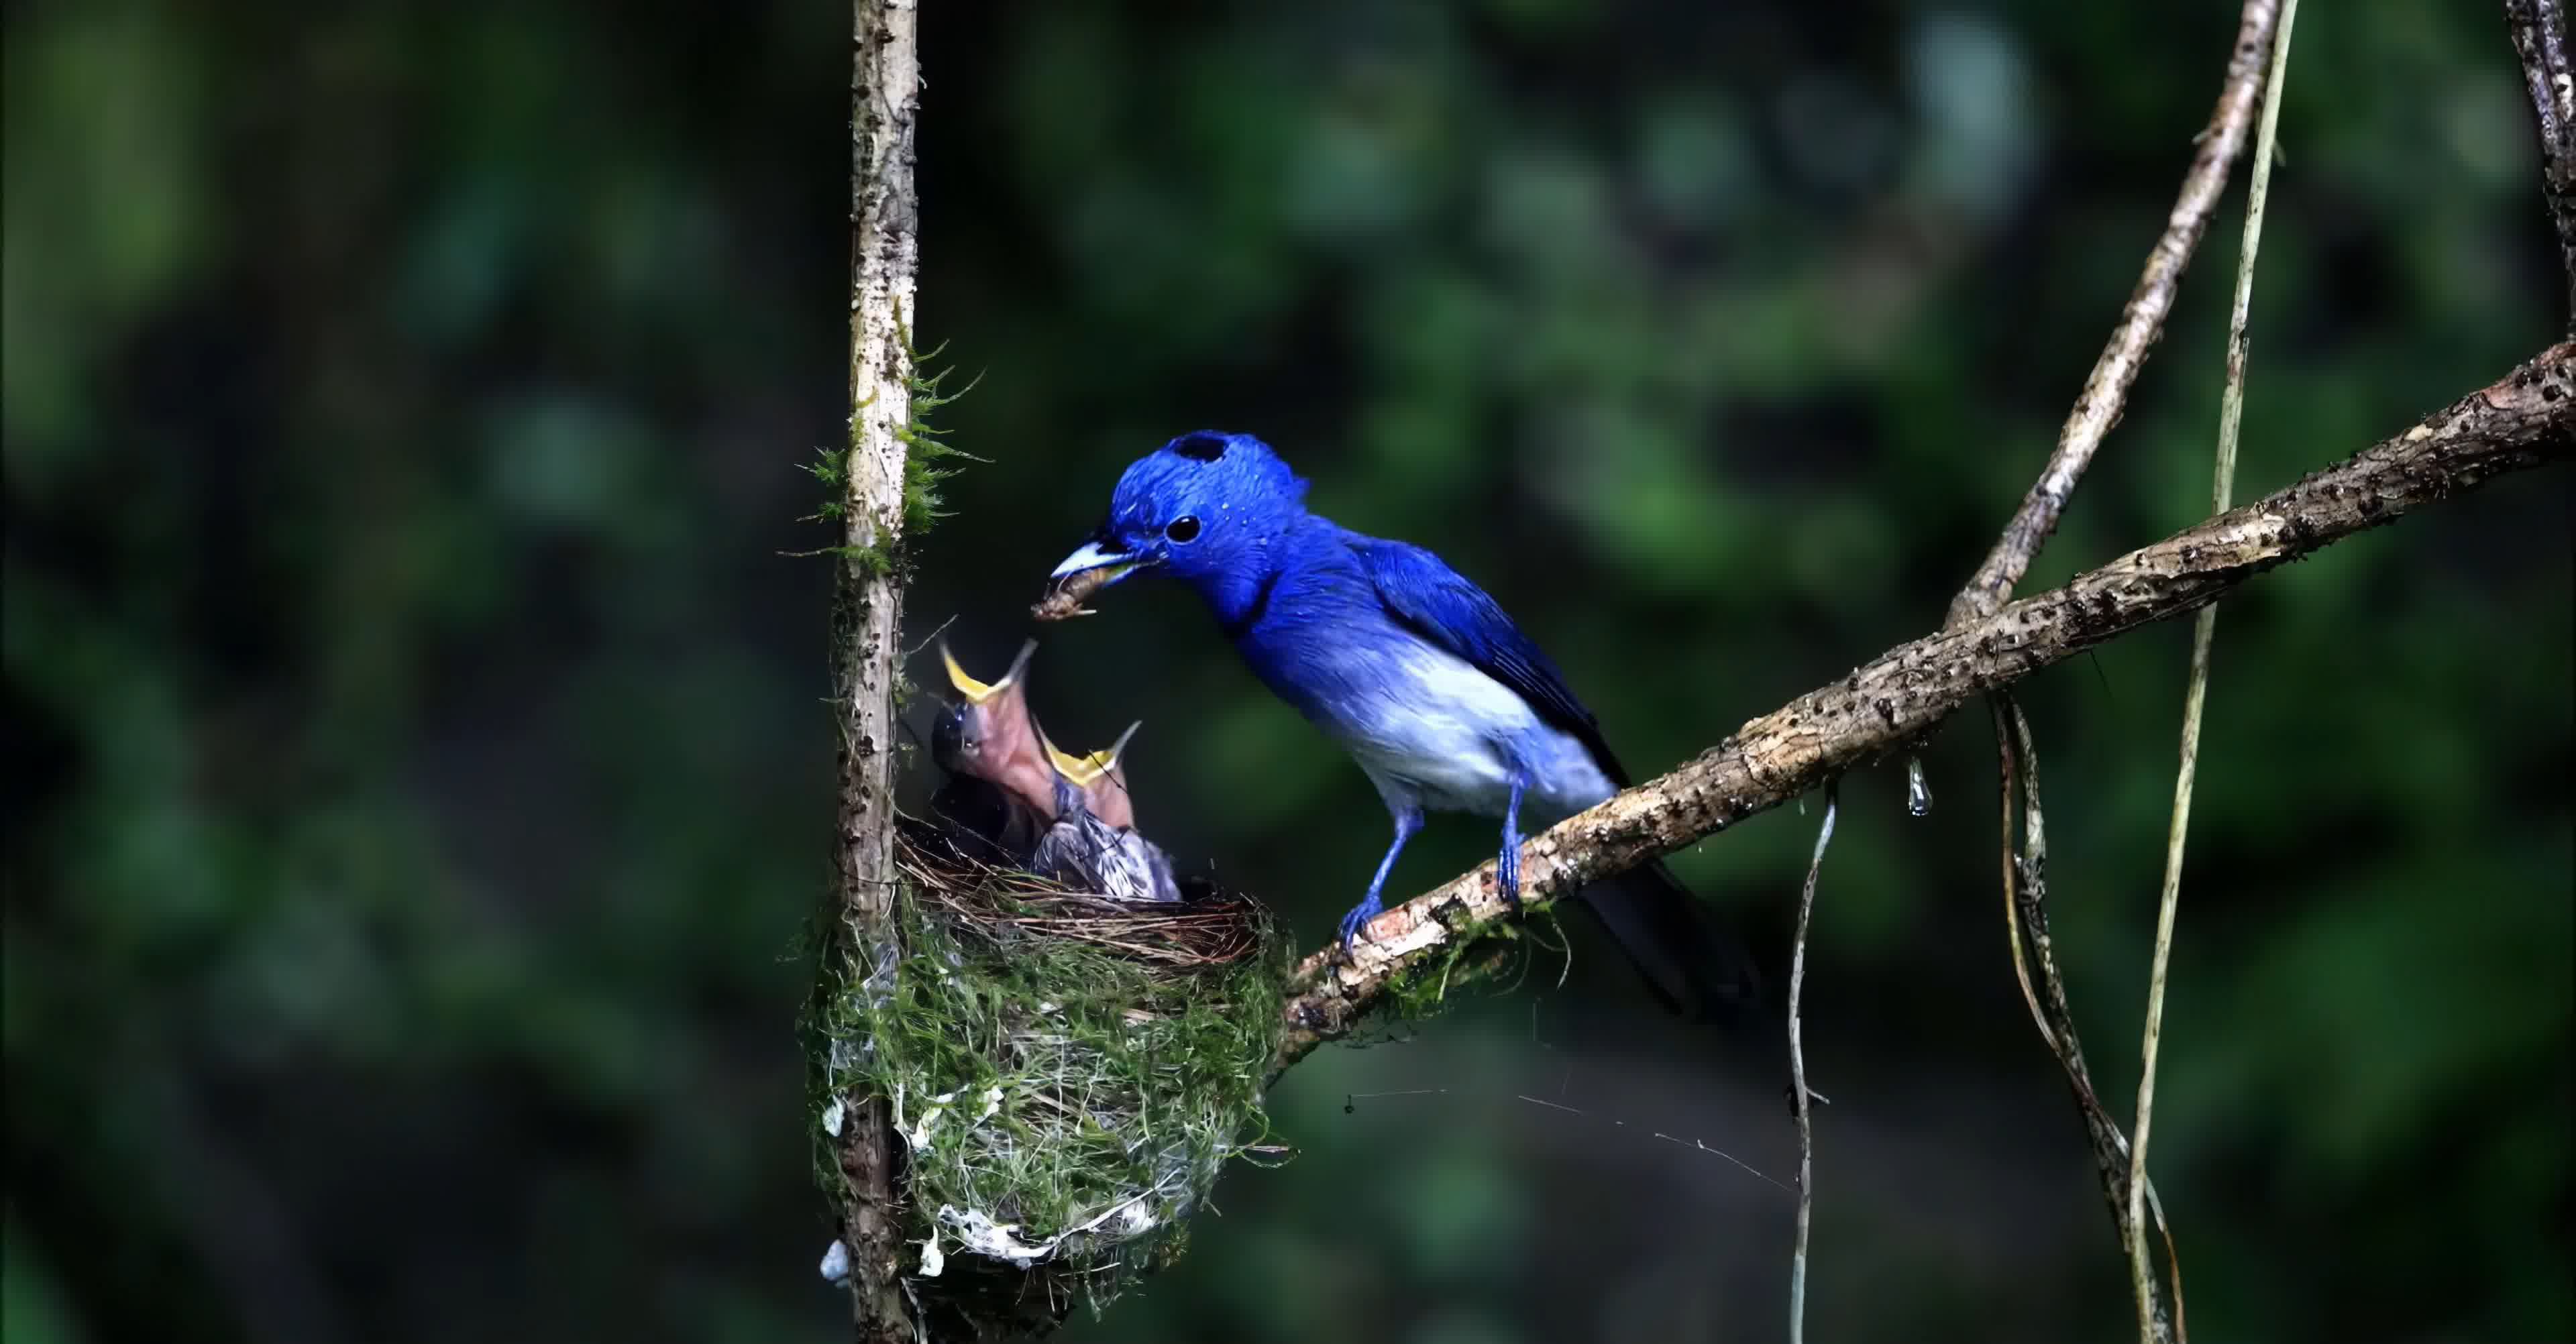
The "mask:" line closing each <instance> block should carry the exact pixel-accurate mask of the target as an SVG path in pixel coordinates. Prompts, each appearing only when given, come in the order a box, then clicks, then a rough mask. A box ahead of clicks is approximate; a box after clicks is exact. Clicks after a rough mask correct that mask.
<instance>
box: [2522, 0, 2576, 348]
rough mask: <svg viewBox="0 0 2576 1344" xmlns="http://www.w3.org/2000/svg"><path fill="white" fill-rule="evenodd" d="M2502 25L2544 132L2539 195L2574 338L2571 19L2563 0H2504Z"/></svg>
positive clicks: (2575, 116)
mask: <svg viewBox="0 0 2576 1344" xmlns="http://www.w3.org/2000/svg"><path fill="white" fill-rule="evenodd" d="M2504 20H2505V25H2506V26H2507V27H2508V28H2510V29H2511V30H2512V32H2513V50H2514V54H2515V55H2517V56H2519V57H2521V58H2522V82H2523V89H2524V91H2525V92H2526V93H2528V94H2529V95H2530V97H2531V115H2532V119H2533V120H2534V121H2535V122H2537V123H2538V124H2539V128H2540V186H2541V193H2542V197H2543V199H2544V200H2545V201H2546V202H2547V203H2548V206H2549V222H2550V223H2551V224H2552V225H2554V226H2555V227H2556V228H2557V230H2558V262H2559V265H2560V267H2561V268H2563V269H2564V270H2565V271H2566V272H2567V330H2568V332H2569V334H2571V335H2576V73H2571V71H2570V69H2569V67H2568V64H2567V14H2566V11H2565V10H2564V9H2563V8H2562V7H2561V5H2560V0H2505V6H2504Z"/></svg>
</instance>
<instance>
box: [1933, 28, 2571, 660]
mask: <svg viewBox="0 0 2576 1344" xmlns="http://www.w3.org/2000/svg"><path fill="white" fill-rule="evenodd" d="M2548 3H2551V4H2555V3H2557V0H2548ZM2280 17H2281V6H2280V0H2246V2H2245V9H2244V13H2243V14H2242V15H2241V16H2240V17H2239V18H2238V19H2237V24H2236V45H2235V47H2234V48H2232V49H2231V50H2230V53H2229V55H2228V58H2227V75H2226V78H2225V79H2224V80H2223V81H2221V83H2220V85H2219V89H2218V106H2217V107H2216V108H2214V109H2212V110H2211V112H2210V114H2209V125H2208V126H2206V127H2204V128H2202V130H2201V132H2200V137H2199V141H2198V143H2199V145H2200V151H2199V152H2198V153H2196V154H2194V155H2193V156H2192V160H2191V169H2190V171H2189V172H2186V173H2184V174H2183V179H2182V191H2181V193H2180V194H2179V195H2177V196H2176V197H2175V198H2174V207H2173V213H2172V214H2171V215H2170V216H2168V217H2167V218H2166V220H2165V231H2164V234H2163V235H2162V236H2161V237H2159V238H2157V239H2156V245H2155V247H2154V249H2153V250H2151V251H2149V252H2148V253H2147V264H2146V268H2145V270H2144V271H2143V272H2141V273H2140V274H2139V276H2138V287H2137V288H2136V289H2135V290H2134V291H2132V292H2131V293H2130V295H2129V304H2128V306H2127V307H2126V308H2123V309H2121V310H2120V324H2119V325H2118V326H2117V327H2114V328H2112V330H2111V340H2110V342H2109V343H2108V344H2106V345H2104V346H2103V347H2102V355H2101V357H2100V358H2099V359H2096V360H2095V361H2094V362H2093V372H2092V374H2091V375H2090V376H2088V377H2087V378H2086V379H2085V380H2084V391H2083V393H2082V394H2081V395H2079V396H2077V397H2076V398H2075V409H2074V411H2073V412H2071V413H2070V414H2068V416H2067V417H2066V425H2065V427H2064V428H2062V429H2060V430H2059V431H2058V433H2057V450H2056V451H2055V452H2053V453H2051V454H2049V458H2048V464H2047V465H2046V466H2044V467H2042V468H2040V472H2039V479H2038V480H2036V481H2033V482H2032V483H2031V487H2030V492H2029V493H2028V494H2026V495H2024V496H2022V501H2021V507H2020V508H2019V509H2016V510H2015V511H2014V512H2013V516H2012V521H2011V522H2009V523H2006V524H2005V525H2004V531H2003V535H2002V536H2001V537H2000V538H1998V539H1997V540H1996V541H1995V546H1994V549H1993V550H1992V551H1989V552H1987V554H1986V559H1985V563H1983V564H1981V565H1979V566H1977V572H1976V575H1975V576H1974V577H1972V578H1970V579H1969V580H1968V585H1967V586H1966V587H1965V588H1962V589H1960V590H1959V595H1958V597H1957V598H1955V599H1953V600H1952V601H1951V603H1950V616H1949V622H1948V623H1949V624H1950V625H1952V626H1959V625H1964V624H1966V623H1967V622H1969V621H1973V620H1977V619H1979V618H1980V617H1985V616H1991V615H1993V614H1994V613H1995V609H1996V608H1998V607H2001V606H2002V605H2003V604H2004V599H2005V598H2007V597H2010V596H2011V595H2012V590H2013V587H2014V585H2016V584H2019V583H2020V582H2021V578H2022V575H2023V574H2025V573H2027V572H2029V570H2030V562H2031V558H2032V557H2033V556H2035V555H2037V554H2039V548H2040V545H2041V543H2043V542H2045V541H2047V540H2048V535H2049V534H2050V533H2051V532H2054V531H2056V530H2057V516H2058V514H2060V513H2062V512H2064V511H2065V509H2066V501H2067V500H2068V499H2069V498H2071V497H2072V496H2073V495H2074V494H2075V483H2076V482H2077V481H2079V480H2082V479H2083V477H2084V469H2085V468H2086V467H2087V466H2089V465H2091V464H2092V461H2093V450H2094V449H2096V448H2099V447H2101V446H2102V440H2103V438H2104V437H2105V436H2106V435H2108V434H2109V433H2110V432H2111V426H2113V425H2116V424H2118V423H2119V422H2120V413H2121V411H2123V410H2124V409H2126V407H2127V406H2128V401H2129V386H2130V384H2132V383H2135V382H2136V381H2137V380H2138V370H2140V369H2142V368H2144V367H2146V363H2147V351H2148V350H2149V349H2150V348H2152V347H2153V346H2154V345H2155V343H2156V337H2157V336H2158V335H2160V334H2162V332H2163V331H2164V325H2165V314H2167V313H2169V312H2171V311H2173V304H2174V294H2175V292H2176V291H2177V290H2179V289H2180V288H2181V287H2182V273H2183V270H2184V268H2186V267H2188V266H2189V265H2191V254H2192V252H2193V251H2194V250H2195V249H2197V248H2198V247H2199V246H2200V236H2201V234H2203V233H2204V232H2207V231H2208V228H2209V217H2210V215H2211V214H2212V213H2214V212H2215V211H2216V210H2217V209H2218V197H2219V195H2220V193H2221V192H2223V191H2225V190H2226V187H2227V175H2228V173H2229V172H2230V171H2231V170H2232V169H2233V168H2234V167H2235V164H2236V156H2237V155H2239V154H2242V153H2244V152H2245V136H2246V128H2248V127H2250V126H2252V125H2253V124H2254V110H2255V108H2256V107H2257V106H2258V105H2259V104H2260V103H2261V102H2262V96H2261V95H2262V92H2263V70H2264V58H2265V57H2266V56H2268V55H2269V54H2270V53H2271V50H2272V29H2273V26H2274V25H2275V24H2276V23H2278V22H2279V20H2280Z"/></svg>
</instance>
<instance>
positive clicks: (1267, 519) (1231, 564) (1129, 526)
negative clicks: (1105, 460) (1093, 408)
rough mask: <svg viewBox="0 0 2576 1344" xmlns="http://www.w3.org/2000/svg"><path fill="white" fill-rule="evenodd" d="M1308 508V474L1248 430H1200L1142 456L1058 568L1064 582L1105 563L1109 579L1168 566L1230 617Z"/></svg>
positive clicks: (1102, 583) (1100, 568)
mask: <svg viewBox="0 0 2576 1344" xmlns="http://www.w3.org/2000/svg"><path fill="white" fill-rule="evenodd" d="M1305 517H1306V482H1305V480H1304V478H1302V477H1300V476H1298V475H1297V473H1295V472H1293V471H1291V470H1289V469H1288V464H1287V463H1286V462H1284V461H1282V460H1280V457H1279V454H1277V453H1275V452H1272V451H1271V450H1270V445H1268V444H1266V443H1263V442H1262V441H1261V440H1259V439H1256V438H1254V437H1252V436H1251V435H1249V434H1219V433H1216V432H1214V431H1212V430H1201V431H1199V432H1198V433H1195V434H1184V435H1182V436H1181V437H1179V438H1177V439H1174V440H1172V441H1171V442H1170V443H1167V444H1164V445H1163V446H1162V447H1161V448H1159V449H1156V450H1155V451H1153V452H1151V453H1148V454H1146V455H1145V456H1143V457H1140V458H1138V459H1136V461H1135V463H1134V464H1133V465H1131V466H1129V467H1128V468H1127V474H1126V475H1124V476H1121V477H1119V478H1118V490H1117V493H1115V494H1114V495H1112V496H1111V497H1110V501H1109V517H1108V518H1107V519H1106V520H1105V521H1103V522H1102V523H1101V524H1100V526H1099V527H1098V528H1096V529H1094V530H1093V531H1092V534H1091V536H1090V537H1089V539H1087V540H1086V541H1084V543H1083V545H1082V549H1080V550H1078V551H1075V552H1074V553H1073V554H1072V555H1069V556H1067V557H1065V561H1064V563H1063V564H1060V565H1058V566H1056V567H1055V578H1056V579H1057V580H1058V581H1059V582H1061V581H1063V580H1066V579H1068V578H1070V577H1071V576H1074V575H1077V574H1084V573H1087V572H1092V571H1100V572H1103V573H1106V574H1107V575H1108V577H1107V579H1106V580H1105V581H1098V582H1097V586H1100V587H1106V586H1108V584H1111V583H1116V582H1118V581H1119V580H1121V579H1124V578H1126V577H1127V576H1128V575H1130V574H1135V573H1141V572H1143V571H1146V570H1149V569H1159V570H1162V571H1164V572H1166V573H1169V574H1171V575H1172V576H1173V577H1175V578H1179V579H1182V580H1185V581H1187V582H1188V583H1189V584H1190V586H1191V587H1193V588H1196V589H1198V590H1199V593H1200V595H1201V596H1203V597H1205V598H1207V600H1208V602H1209V605H1211V606H1213V607H1215V608H1216V610H1217V613H1218V615H1219V616H1220V617H1225V616H1226V615H1227V613H1228V610H1229V608H1230V607H1231V606H1232V605H1233V602H1234V600H1235V599H1236V598H1237V597H1238V596H1239V594H1238V593H1237V591H1236V590H1238V589H1241V590H1244V591H1245V592H1248V591H1249V590H1250V589H1251V588H1252V587H1253V586H1254V585H1255V584H1257V583H1258V582H1259V581H1260V579H1261V577H1262V576H1263V575H1264V574H1267V573H1268V572H1270V570H1271V568H1272V565H1273V561H1272V559H1271V547H1273V546H1274V545H1276V544H1277V543H1278V542H1279V541H1280V539H1281V538H1282V537H1284V536H1285V535H1286V534H1287V533H1288V532H1289V531H1290V530H1291V529H1292V528H1294V527H1295V526H1296V525H1297V523H1298V522H1299V521H1301V520H1303V519H1304V518H1305Z"/></svg>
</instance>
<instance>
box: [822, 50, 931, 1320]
mask: <svg viewBox="0 0 2576 1344" xmlns="http://www.w3.org/2000/svg"><path fill="white" fill-rule="evenodd" d="M850 17H851V29H850V422H849V436H848V440H847V442H846V444H845V451H844V452H843V454H842V455H841V460H842V467H841V470H840V472H839V478H840V479H839V482H838V484H839V487H840V493H839V497H838V503H839V505H840V510H839V522H840V525H841V545H840V547H839V550H838V552H837V555H838V559H839V567H838V582H837V583H836V585H835V593H834V599H833V630H832V643H833V649H832V660H833V673H834V675H833V700H834V704H835V706H836V714H837V716H838V719H839V725H838V726H839V738H840V740H839V749H840V806H839V815H838V820H837V830H836V832H835V836H834V846H833V849H834V856H835V860H836V867H837V875H838V879H839V891H838V892H837V898H838V904H837V911H836V914H837V919H838V925H839V927H838V929H837V930H836V933H837V935H838V936H837V937H836V939H835V940H834V945H833V946H832V947H830V948H829V949H827V950H826V952H825V956H826V958H827V959H828V960H829V962H831V963H837V964H827V965H826V966H825V967H824V968H823V972H822V973H823V975H824V977H825V978H826V979H827V981H828V980H829V979H831V978H833V977H835V976H840V977H843V978H852V979H855V980H856V981H859V982H864V981H866V980H867V979H869V977H871V976H872V975H873V974H874V973H875V968H878V967H884V966H891V965H892V964H893V962H894V960H895V956H896V949H895V939H896V938H897V936H898V932H899V931H898V929H897V927H896V921H895V899H894V898H895V880H896V869H895V863H894V821H895V814H894V774H895V769H894V767H895V756H896V753H895V750H894V747H895V697H894V687H895V683H896V679H897V676H898V668H897V659H898V656H899V651H900V641H899V639H898V634H899V632H900V630H901V627H902V619H903V579H902V567H901V565H900V564H899V563H898V558H899V555H900V547H901V545H902V542H903V537H904V525H905V522H906V520H907V516H908V512H909V511H908V510H907V509H906V507H905V498H906V476H907V471H908V467H909V460H908V459H909V454H908V452H907V445H908V442H909V440H910V439H911V438H912V437H913V435H912V433H911V424H912V394H913V383H914V377H915V375H914V370H913V361H912V347H911V341H910V338H909V334H908V331H907V327H906V323H907V320H908V317H907V315H908V314H909V313H910V312H911V311H912V310H913V295H914V284H915V272H916V270H917V265H918V260H919V254H920V241H919V235H918V230H917V215H918V202H917V200H916V198H915V195H914V191H913V179H912V169H913V130H914V122H915V119H916V117H917V115H918V113H919V110H920V86H921V70H920V62H919V51H918V47H917V45H916V20H917V19H918V17H919V16H918V13H917V11H916V9H915V5H914V2H913V0H853V3H852V5H851V12H850ZM836 1137H837V1142H838V1152H837V1157H838V1165H839V1167H840V1172H841V1175H842V1178H843V1181H844V1182H845V1187H846V1188H845V1190H844V1192H843V1194H844V1197H843V1201H842V1208H841V1210H840V1221H841V1241H842V1244H843V1245H844V1246H845V1247H846V1248H847V1250H848V1253H849V1266H850V1287H851V1296H852V1302H851V1306H852V1313H853V1323H854V1326H855V1332H856V1337H857V1338H858V1339H859V1340H860V1341H862V1344H872V1342H874V1341H894V1340H908V1339H911V1338H913V1337H914V1336H915V1334H916V1332H915V1330H914V1328H913V1322H912V1319H911V1314H910V1312H909V1310H908V1307H907V1304H906V1302H905V1299H904V1294H903V1290H902V1286H901V1280H900V1276H899V1274H898V1272H897V1269H896V1256H897V1254H898V1253H899V1250H900V1243H899V1236H900V1234H899V1232H898V1230H897V1229H898V1227H899V1226H900V1221H899V1218H898V1216H897V1215H898V1210H897V1209H896V1207H895V1200H896V1183H895V1172H894V1165H895V1154H894V1148H893V1136H892V1133H891V1129H890V1126H889V1120H888V1115H887V1111H886V1107H885V1104H884V1099H882V1098H861V1099H859V1104H858V1105H857V1106H856V1107H855V1108H854V1111H853V1113H852V1114H851V1115H850V1116H849V1118H848V1122H847V1123H845V1124H844V1125H843V1126H842V1128H841V1132H840V1134H839V1135H838V1136H836Z"/></svg>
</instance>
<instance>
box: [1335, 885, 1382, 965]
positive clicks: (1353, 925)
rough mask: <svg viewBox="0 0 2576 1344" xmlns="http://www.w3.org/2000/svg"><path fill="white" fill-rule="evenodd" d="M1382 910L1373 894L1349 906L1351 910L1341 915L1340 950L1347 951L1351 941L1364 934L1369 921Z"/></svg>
mask: <svg viewBox="0 0 2576 1344" xmlns="http://www.w3.org/2000/svg"><path fill="white" fill-rule="evenodd" d="M1383 910H1384V907H1382V906H1380V905H1379V904H1378V902H1377V898H1376V897H1374V896H1372V897H1370V898H1369V899H1367V900H1365V901H1362V902H1360V903H1359V904H1358V905H1355V906H1353V907H1351V912H1350V913H1349V914H1347V915H1344V916H1342V950H1343V951H1345V952H1347V951H1349V950H1350V949H1351V944H1352V943H1354V942H1356V941H1358V940H1359V939H1360V938H1361V937H1363V936H1364V935H1366V934H1367V932H1368V924H1369V921H1370V920H1372V919H1375V918H1377V917H1378V915H1379V914H1381V913H1382V912H1383Z"/></svg>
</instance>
